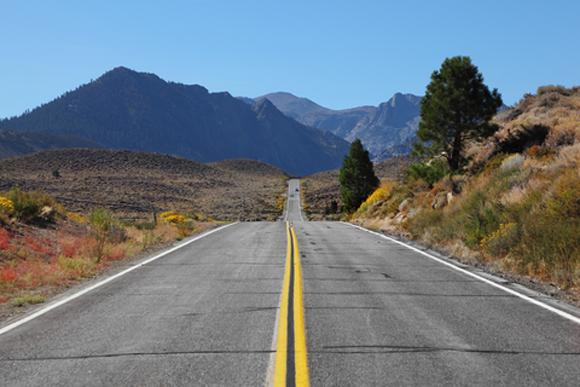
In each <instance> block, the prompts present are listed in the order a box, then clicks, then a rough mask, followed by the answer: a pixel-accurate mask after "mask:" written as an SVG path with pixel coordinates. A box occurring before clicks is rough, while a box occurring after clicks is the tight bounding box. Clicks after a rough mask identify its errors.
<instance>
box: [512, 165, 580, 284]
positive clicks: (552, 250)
mask: <svg viewBox="0 0 580 387" xmlns="http://www.w3.org/2000/svg"><path fill="white" fill-rule="evenodd" d="M578 192H580V177H579V176H578V173H577V171H575V170H568V171H566V172H565V173H563V174H562V175H561V176H560V177H559V178H558V179H557V180H556V181H555V182H554V185H553V189H552V192H550V193H549V194H548V195H546V196H545V197H544V198H543V199H542V200H541V201H539V202H538V203H536V204H535V205H533V207H532V209H531V211H530V212H529V213H528V217H527V219H525V221H524V222H523V224H522V240H521V243H520V245H519V248H518V250H519V251H518V253H519V255H520V256H521V258H522V264H523V265H526V264H527V265H532V266H535V267H538V266H539V264H540V263H545V265H546V266H547V268H548V270H550V271H552V272H553V273H554V278H555V280H556V281H558V282H560V283H561V284H562V285H563V286H565V287H570V286H573V285H574V284H575V283H576V281H577V279H576V278H575V277H574V275H575V272H576V270H577V268H578V265H580V200H579V199H578Z"/></svg>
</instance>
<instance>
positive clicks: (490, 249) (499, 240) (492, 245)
mask: <svg viewBox="0 0 580 387" xmlns="http://www.w3.org/2000/svg"><path fill="white" fill-rule="evenodd" d="M517 241H518V229H517V225H516V224H515V223H513V222H509V223H502V224H500V225H499V228H498V229H497V230H495V231H494V232H492V233H491V234H490V235H488V236H486V237H484V238H483V239H482V240H481V242H480V247H481V248H482V249H483V251H485V252H487V253H489V254H491V255H493V256H496V257H501V256H504V255H506V254H507V253H509V251H510V248H511V247H512V246H513V245H514V244H516V243H517Z"/></svg>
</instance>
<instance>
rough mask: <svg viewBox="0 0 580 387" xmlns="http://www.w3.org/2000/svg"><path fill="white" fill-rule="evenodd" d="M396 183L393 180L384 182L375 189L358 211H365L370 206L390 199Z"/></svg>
mask: <svg viewBox="0 0 580 387" xmlns="http://www.w3.org/2000/svg"><path fill="white" fill-rule="evenodd" d="M393 186H394V183H393V182H391V181H386V182H382V183H381V185H380V186H379V188H377V189H376V190H374V192H373V193H372V194H370V196H369V197H368V198H367V200H365V201H364V203H363V204H361V205H360V207H359V209H358V211H357V212H358V213H359V214H360V213H362V212H364V211H365V210H366V209H367V208H368V207H369V206H371V205H373V204H375V203H378V202H382V201H385V200H387V199H389V197H390V196H391V193H392V192H393Z"/></svg>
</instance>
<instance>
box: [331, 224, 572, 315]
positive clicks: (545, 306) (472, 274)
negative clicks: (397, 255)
mask: <svg viewBox="0 0 580 387" xmlns="http://www.w3.org/2000/svg"><path fill="white" fill-rule="evenodd" d="M341 223H344V224H347V225H349V226H352V227H354V228H358V229H359V230H362V231H366V232H368V233H371V234H374V235H376V236H379V237H381V238H384V239H387V240H389V241H391V242H395V243H397V244H399V245H401V246H404V247H406V248H408V249H411V250H413V251H415V252H417V253H419V254H421V255H424V256H425V257H427V258H430V259H432V260H434V261H437V262H439V263H442V264H443V265H445V266H448V267H450V268H452V269H453V270H457V271H459V272H461V273H463V274H466V275H468V276H470V277H473V278H476V279H478V280H480V281H482V282H485V283H486V284H488V285H491V286H493V287H495V288H498V289H500V290H503V291H504V292H506V293H509V294H512V295H514V296H516V297H519V298H521V299H522V300H525V301H527V302H530V303H532V304H534V305H536V306H539V307H540V308H544V309H546V310H549V311H550V312H552V313H555V314H557V315H559V316H560V317H564V318H565V319H567V320H570V321H572V322H575V323H576V324H580V318H578V317H576V316H574V315H572V314H570V313H566V312H564V311H563V310H560V309H558V308H554V307H553V306H550V305H548V304H545V303H543V302H541V301H538V300H536V299H534V298H532V297H528V296H526V295H524V294H522V293H519V292H516V291H515V290H512V289H509V288H506V287H505V286H502V285H500V284H498V283H496V282H493V281H491V280H488V279H487V278H484V277H481V276H479V275H477V274H475V273H472V272H470V271H468V270H465V269H462V268H460V267H458V266H456V265H454V264H452V263H449V262H446V261H444V260H443V259H441V258H437V257H435V256H433V255H431V254H429V253H426V252H424V251H422V250H420V249H418V248H416V247H413V246H411V245H408V244H406V243H404V242H401V241H398V240H396V239H394V238H391V237H389V236H386V235H384V234H381V233H378V232H375V231H371V230H368V229H366V228H364V227H361V226H359V225H356V224H352V223H348V222H341Z"/></svg>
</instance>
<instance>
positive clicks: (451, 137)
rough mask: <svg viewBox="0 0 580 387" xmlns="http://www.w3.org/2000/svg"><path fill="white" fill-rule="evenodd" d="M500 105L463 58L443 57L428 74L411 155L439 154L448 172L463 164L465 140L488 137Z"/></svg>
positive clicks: (473, 67) (464, 160) (496, 97)
mask: <svg viewBox="0 0 580 387" xmlns="http://www.w3.org/2000/svg"><path fill="white" fill-rule="evenodd" d="M501 105H502V100H501V95H500V94H499V93H498V91H497V89H494V90H493V91H490V90H489V89H488V87H487V86H486V85H485V84H484V83H483V75H482V74H481V73H480V72H479V70H478V68H477V67H476V66H475V65H474V64H472V63H471V59H470V58H469V57H466V56H456V57H453V58H447V59H445V61H444V62H443V64H442V65H441V68H440V69H439V71H435V72H433V74H432V75H431V83H429V85H428V86H427V91H426V93H425V97H423V99H422V101H421V122H420V123H419V130H418V131H417V137H418V141H417V143H416V144H415V147H414V153H415V154H416V155H420V156H433V155H435V154H440V153H443V154H444V155H445V157H446V158H447V162H448V164H449V169H450V170H451V172H456V171H458V170H460V169H461V168H462V167H463V166H464V165H465V164H466V162H467V160H466V158H465V155H464V147H465V142H466V140H470V139H481V138H484V137H487V136H490V135H492V134H493V133H494V131H495V130H497V127H496V126H495V125H493V124H490V122H489V121H490V120H491V118H492V117H493V116H494V115H495V113H496V112H497V109H498V108H499V107H500V106H501Z"/></svg>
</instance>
